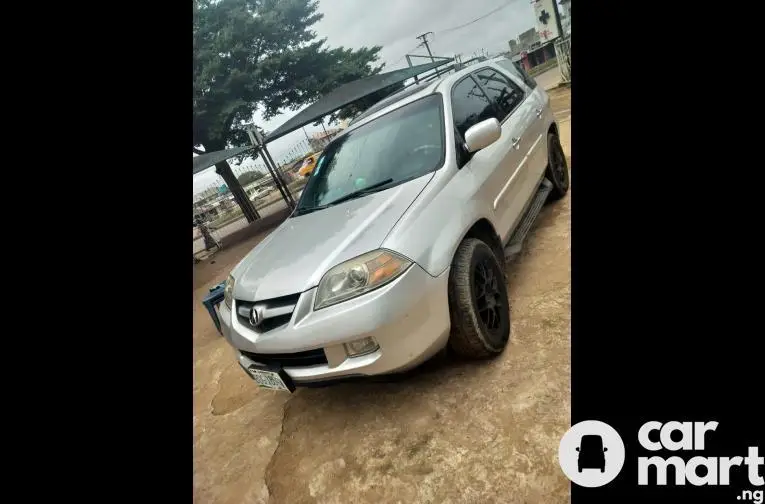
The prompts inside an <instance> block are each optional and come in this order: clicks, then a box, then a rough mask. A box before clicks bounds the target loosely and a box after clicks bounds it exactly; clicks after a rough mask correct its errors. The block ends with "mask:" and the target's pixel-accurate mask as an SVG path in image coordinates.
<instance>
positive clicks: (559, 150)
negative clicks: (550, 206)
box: [545, 133, 570, 201]
mask: <svg viewBox="0 0 765 504" xmlns="http://www.w3.org/2000/svg"><path fill="white" fill-rule="evenodd" d="M545 176H546V177H547V178H548V179H549V180H550V182H552V185H553V188H552V190H551V191H550V195H549V196H548V197H547V201H555V200H559V199H561V198H562V197H563V196H565V195H566V193H567V192H568V187H569V185H570V178H569V171H568V163H567V162H566V154H565V153H564V152H563V147H562V146H561V144H560V138H558V135H556V134H555V133H548V134H547V170H546V171H545Z"/></svg>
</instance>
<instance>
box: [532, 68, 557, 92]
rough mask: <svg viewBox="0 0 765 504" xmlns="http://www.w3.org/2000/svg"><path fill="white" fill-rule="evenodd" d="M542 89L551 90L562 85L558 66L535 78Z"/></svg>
mask: <svg viewBox="0 0 765 504" xmlns="http://www.w3.org/2000/svg"><path fill="white" fill-rule="evenodd" d="M534 80H536V81H537V85H538V86H541V87H542V89H551V88H554V87H555V86H557V85H558V84H559V83H560V69H559V68H558V67H557V65H556V66H554V67H552V68H551V69H549V70H547V71H546V72H544V73H541V74H539V75H537V76H536V77H534Z"/></svg>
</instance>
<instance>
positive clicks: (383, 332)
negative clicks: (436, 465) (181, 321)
mask: <svg viewBox="0 0 765 504" xmlns="http://www.w3.org/2000/svg"><path fill="white" fill-rule="evenodd" d="M568 186H569V174H568V167H567V165H566V159H565V156H564V154H563V150H562V148H561V145H560V141H559V139H558V128H557V126H556V124H555V121H554V118H553V114H552V112H551V110H550V107H549V97H548V96H547V93H545V91H544V90H542V89H540V88H539V87H537V86H536V83H535V82H534V80H533V79H531V78H529V77H528V76H527V75H526V74H525V73H524V72H523V71H522V70H520V69H519V68H517V67H516V66H515V65H514V64H513V63H512V62H511V61H509V60H507V59H495V60H491V61H488V62H484V63H480V64H477V65H474V66H471V67H468V68H466V69H464V70H461V71H459V72H457V73H454V74H452V75H449V76H446V77H444V78H441V79H440V80H438V81H436V82H431V83H427V84H420V85H419V86H413V87H410V88H406V89H405V90H404V91H401V92H400V93H398V94H396V95H394V96H392V97H390V98H387V99H385V100H383V101H382V102H380V103H378V104H376V105H374V106H373V107H371V108H370V109H368V110H367V111H366V112H364V113H363V114H362V115H361V116H359V117H358V118H356V119H355V120H354V121H353V123H352V124H351V125H350V126H349V127H348V128H347V129H346V130H345V131H344V132H343V134H342V135H341V136H339V137H338V138H336V139H335V140H334V141H333V142H332V143H331V144H329V146H328V147H327V148H326V149H325V150H324V152H323V153H322V155H321V157H320V158H319V159H318V161H317V163H316V167H315V168H314V170H313V173H312V174H311V176H310V178H309V180H308V182H307V184H306V186H305V189H304V190H303V194H302V195H301V197H300V200H299V202H298V204H297V207H296V208H295V211H294V212H293V213H292V215H291V216H290V217H289V218H288V219H287V220H286V221H285V222H284V223H283V224H281V225H280V226H279V227H278V228H277V229H276V230H274V231H273V232H272V233H271V234H270V235H269V236H268V237H267V238H265V239H264V240H263V241H262V242H261V243H260V244H258V245H257V246H256V247H255V248H254V249H253V250H252V251H251V252H250V253H249V254H248V255H247V256H246V257H245V258H244V259H243V260H242V261H241V262H240V263H239V264H238V265H237V266H236V267H235V268H234V270H233V271H232V272H231V275H230V276H229V278H228V280H227V281H226V287H225V296H224V302H223V303H222V305H221V308H220V314H221V321H222V331H223V334H224V336H225V337H226V339H227V340H228V341H229V342H230V343H231V345H233V347H234V348H236V349H237V352H238V358H239V363H240V364H241V366H242V367H243V368H244V369H245V371H246V372H247V373H248V374H249V375H250V376H251V377H252V378H253V379H254V380H255V381H256V382H257V383H258V384H259V385H261V386H264V387H269V388H276V389H282V390H290V391H294V389H295V386H296V385H301V384H308V383H312V382H324V381H327V380H333V379H339V378H347V377H354V376H370V375H379V374H387V373H394V372H398V371H404V370H407V369H410V368H412V367H414V366H416V365H418V364H420V363H422V362H423V361H425V360H426V359H428V358H429V357H431V356H433V355H434V354H436V353H437V352H439V351H440V350H442V349H444V348H445V347H446V346H447V345H448V346H449V347H451V349H452V350H453V351H454V352H456V353H457V354H459V355H461V356H464V357H469V358H486V357H491V356H495V355H497V354H499V353H500V352H502V350H503V349H504V348H505V346H506V345H507V342H508V339H509V337H510V311H509V303H508V295H507V289H506V287H505V258H506V257H507V256H511V255H513V254H514V253H517V252H518V250H519V249H520V245H521V242H522V240H523V238H524V237H525V235H526V233H527V232H528V230H529V228H530V227H531V225H532V223H533V221H534V218H535V217H536V215H537V214H538V212H539V210H540V208H541V207H542V205H543V204H544V202H545V201H546V200H549V199H556V198H560V197H562V196H563V195H565V194H566V192H567V191H568Z"/></svg>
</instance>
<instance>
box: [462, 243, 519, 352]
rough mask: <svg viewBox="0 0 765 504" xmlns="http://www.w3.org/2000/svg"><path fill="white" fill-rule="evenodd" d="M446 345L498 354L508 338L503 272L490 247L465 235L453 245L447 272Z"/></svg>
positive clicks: (508, 318)
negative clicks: (449, 326)
mask: <svg viewBox="0 0 765 504" xmlns="http://www.w3.org/2000/svg"><path fill="white" fill-rule="evenodd" d="M449 311H450V315H451V324H452V332H451V335H450V337H449V346H450V347H451V349H452V350H453V351H454V353H456V354H457V355H459V356H461V357H467V358H472V359H480V358H486V357H491V356H494V355H497V354H500V353H501V352H502V350H504V349H505V346H506V345H507V342H508V340H509V339H510V302H509V299H508V297H507V287H506V286H505V282H504V274H503V272H502V269H501V266H500V263H499V261H498V260H497V257H496V256H495V255H494V253H493V252H492V250H491V248H490V247H489V246H488V245H487V244H486V243H484V242H483V241H481V240H479V239H477V238H468V239H466V240H465V241H463V242H462V243H461V244H460V246H459V247H458V248H457V252H456V254H454V259H453V260H452V267H451V271H450V273H449Z"/></svg>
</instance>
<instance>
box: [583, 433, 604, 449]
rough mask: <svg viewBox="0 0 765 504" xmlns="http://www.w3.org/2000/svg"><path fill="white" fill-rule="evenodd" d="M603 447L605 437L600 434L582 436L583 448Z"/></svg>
mask: <svg viewBox="0 0 765 504" xmlns="http://www.w3.org/2000/svg"><path fill="white" fill-rule="evenodd" d="M602 447H603V439H602V438H601V437H600V436H582V450H584V451H600V450H601V449H602Z"/></svg>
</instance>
